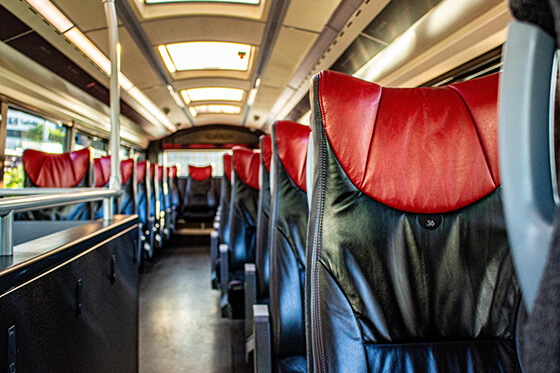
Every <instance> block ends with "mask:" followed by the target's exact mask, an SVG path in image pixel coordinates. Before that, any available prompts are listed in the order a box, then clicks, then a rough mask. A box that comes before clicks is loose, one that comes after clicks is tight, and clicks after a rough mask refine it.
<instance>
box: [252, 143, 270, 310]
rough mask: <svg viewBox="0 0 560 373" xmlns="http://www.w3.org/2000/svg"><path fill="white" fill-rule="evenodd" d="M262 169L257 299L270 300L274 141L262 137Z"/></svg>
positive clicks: (258, 222) (256, 258)
mask: <svg viewBox="0 0 560 373" xmlns="http://www.w3.org/2000/svg"><path fill="white" fill-rule="evenodd" d="M259 142H260V148H261V167H260V173H259V186H260V191H259V204H258V215H257V246H256V252H255V265H256V267H257V274H258V276H257V299H265V298H268V273H269V272H268V268H269V265H268V258H269V240H268V229H269V217H270V163H271V161H272V139H271V137H270V136H265V135H263V136H261V138H260V139H259Z"/></svg>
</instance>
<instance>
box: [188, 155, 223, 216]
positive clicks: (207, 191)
mask: <svg viewBox="0 0 560 373" xmlns="http://www.w3.org/2000/svg"><path fill="white" fill-rule="evenodd" d="M193 168H195V167H194V166H189V170H191V169H193ZM184 206H185V209H184V211H185V214H184V215H185V218H187V219H211V218H213V217H214V215H216V209H217V202H216V186H215V182H214V178H212V176H211V173H210V174H209V177H207V178H204V179H200V178H197V177H193V175H191V174H189V176H188V178H187V184H186V191H185V201H184Z"/></svg>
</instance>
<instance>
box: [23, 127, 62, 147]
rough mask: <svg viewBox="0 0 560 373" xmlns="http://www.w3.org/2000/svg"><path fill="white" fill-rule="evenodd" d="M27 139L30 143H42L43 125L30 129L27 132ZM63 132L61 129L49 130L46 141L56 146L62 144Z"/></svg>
mask: <svg viewBox="0 0 560 373" xmlns="http://www.w3.org/2000/svg"><path fill="white" fill-rule="evenodd" d="M27 138H28V139H29V140H31V141H37V142H42V141H43V123H39V125H38V126H37V127H35V128H31V129H30V130H29V131H27ZM64 138H65V132H64V129H63V128H49V133H48V135H47V140H48V141H49V142H54V143H58V144H64Z"/></svg>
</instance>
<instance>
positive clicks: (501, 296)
mask: <svg viewBox="0 0 560 373" xmlns="http://www.w3.org/2000/svg"><path fill="white" fill-rule="evenodd" d="M498 79H499V77H498V76H497V75H491V76H488V77H484V78H481V79H476V80H471V81H468V82H464V83H458V84H454V85H451V86H447V87H439V88H416V89H390V88H382V87H380V86H378V85H375V84H373V83H369V82H365V81H361V80H359V79H356V78H353V77H350V76H346V75H344V74H340V73H336V72H331V71H324V72H321V73H320V74H318V75H316V76H315V77H314V79H313V82H312V97H313V103H312V106H313V107H314V110H315V113H317V115H315V116H314V120H313V123H312V129H313V140H314V173H313V174H314V179H313V185H314V187H313V197H312V202H311V206H312V210H311V211H310V216H309V225H310V229H309V237H308V243H309V246H308V251H307V252H308V264H307V286H306V290H307V292H308V294H307V295H308V296H307V298H306V299H307V303H306V311H307V316H308V320H309V321H310V322H309V326H310V327H309V329H308V337H309V340H308V345H310V346H312V348H311V349H310V350H309V355H308V361H309V363H310V366H311V367H312V368H313V370H314V371H321V372H325V371H329V372H518V371H520V367H519V363H518V356H517V350H516V330H515V328H516V321H517V320H516V318H517V312H518V308H519V305H520V301H521V293H520V291H519V287H518V283H517V280H516V276H515V273H514V268H513V263H512V258H511V254H510V249H509V246H508V242H507V237H506V229H505V226H504V217H503V213H502V203H501V188H500V175H499V170H498V155H497V92H498Z"/></svg>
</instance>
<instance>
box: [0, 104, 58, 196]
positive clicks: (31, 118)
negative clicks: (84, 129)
mask: <svg viewBox="0 0 560 373" xmlns="http://www.w3.org/2000/svg"><path fill="white" fill-rule="evenodd" d="M66 131H67V127H66V126H64V125H62V124H58V123H54V122H51V121H49V120H46V119H44V118H41V117H39V116H36V115H33V114H29V113H26V112H23V111H20V110H17V109H12V108H9V109H8V117H7V136H6V162H5V164H4V187H5V188H21V187H23V164H22V161H21V156H22V154H23V151H24V150H25V149H36V150H41V151H44V152H49V153H63V152H64V150H65V149H64V144H65V142H66Z"/></svg>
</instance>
